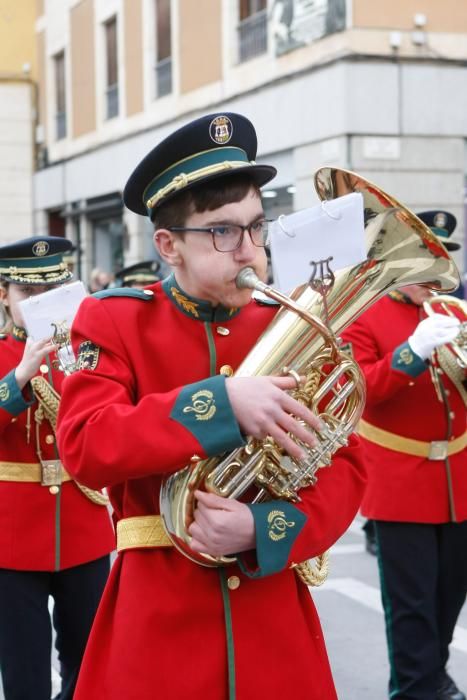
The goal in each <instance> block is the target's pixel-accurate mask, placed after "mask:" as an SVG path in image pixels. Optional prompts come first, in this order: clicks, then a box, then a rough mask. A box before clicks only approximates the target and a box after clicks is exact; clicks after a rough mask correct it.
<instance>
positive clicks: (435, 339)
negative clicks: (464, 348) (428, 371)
mask: <svg viewBox="0 0 467 700" xmlns="http://www.w3.org/2000/svg"><path fill="white" fill-rule="evenodd" d="M459 331H460V321H459V319H458V318H455V317H454V316H445V315H444V314H433V316H428V318H424V319H423V321H420V323H419V324H418V326H417V327H416V329H415V330H414V332H413V333H412V335H411V336H410V338H409V339H408V341H407V342H408V344H409V345H410V348H411V350H412V352H414V353H415V354H416V355H418V356H419V357H421V358H422V360H427V359H428V358H429V357H430V355H431V353H432V352H433V350H434V349H435V348H437V347H439V346H440V345H444V344H445V343H449V342H451V340H454V338H455V337H456V335H457V334H458V333H459Z"/></svg>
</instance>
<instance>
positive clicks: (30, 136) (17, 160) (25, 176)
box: [0, 0, 36, 243]
mask: <svg viewBox="0 0 467 700" xmlns="http://www.w3.org/2000/svg"><path fill="white" fill-rule="evenodd" d="M34 21H35V0H24V1H22V2H17V1H16V0H0V242H2V243H6V242H8V241H10V240H12V239H15V238H23V237H25V236H30V235H32V231H33V188H32V184H33V183H32V175H33V168H34V161H35V152H36V145H35V119H36V114H35V103H36V62H35V56H36V51H35V31H34Z"/></svg>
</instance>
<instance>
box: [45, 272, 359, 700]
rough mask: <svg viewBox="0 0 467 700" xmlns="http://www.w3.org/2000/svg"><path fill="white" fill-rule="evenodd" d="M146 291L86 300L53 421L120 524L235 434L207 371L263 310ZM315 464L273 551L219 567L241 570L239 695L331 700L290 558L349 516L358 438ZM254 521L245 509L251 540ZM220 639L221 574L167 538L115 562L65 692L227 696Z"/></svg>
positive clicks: (308, 551) (311, 613)
mask: <svg viewBox="0 0 467 700" xmlns="http://www.w3.org/2000/svg"><path fill="white" fill-rule="evenodd" d="M149 290H152V291H153V292H154V295H153V296H150V295H147V296H146V295H145V294H144V293H143V292H139V293H138V292H136V290H133V294H134V295H135V298H124V297H123V298H112V297H111V298H100V299H96V298H89V299H86V300H85V301H84V302H83V304H82V307H81V308H80V311H79V312H78V315H77V317H76V319H75V322H74V326H73V340H74V345H75V347H76V351H78V352H79V356H80V358H81V362H82V364H83V366H86V367H88V368H89V369H85V370H84V371H81V372H78V373H76V374H74V375H72V376H70V377H68V378H67V379H66V380H65V387H64V394H63V402H62V405H61V412H60V417H59V423H60V428H59V442H60V445H61V447H62V449H63V450H64V451H65V455H66V461H67V466H68V468H69V469H70V471H71V472H72V473H73V474H74V476H75V477H76V478H78V479H79V480H80V481H81V482H82V483H86V484H88V485H90V486H93V487H95V488H98V487H102V486H104V485H107V486H110V490H109V491H110V497H111V500H112V504H113V506H114V509H115V518H116V519H119V518H122V517H128V516H135V515H147V514H154V513H159V490H160V484H161V478H162V476H163V475H164V474H166V473H170V472H174V471H176V470H178V469H180V468H181V467H183V466H184V465H185V464H187V463H188V462H189V460H190V458H191V457H192V455H194V454H197V455H199V456H200V457H202V458H204V457H206V456H208V455H210V454H216V453H220V452H221V451H223V450H226V449H228V450H230V449H232V448H233V447H236V446H239V445H240V444H242V441H243V438H242V436H241V434H240V432H239V429H238V425H237V423H236V420H235V418H234V417H233V414H232V413H231V409H230V404H229V403H228V400H227V399H226V394H225V387H224V378H223V377H222V378H221V377H220V376H219V374H218V373H219V370H220V368H221V367H222V366H223V365H230V366H231V367H233V368H234V369H235V368H236V367H237V366H238V365H239V363H240V362H241V360H242V359H243V357H244V356H245V355H246V353H247V351H248V349H249V348H250V347H251V346H252V345H253V344H254V342H255V340H256V339H257V338H258V336H259V334H260V333H261V331H262V330H263V329H264V328H265V326H266V325H267V324H268V322H269V321H270V319H271V318H272V316H273V314H274V312H275V309H271V308H268V307H264V306H260V305H258V304H257V303H255V302H252V303H251V304H250V305H248V306H247V307H246V308H244V309H242V310H241V311H240V312H238V310H226V309H217V310H215V309H212V307H210V306H209V304H206V303H205V302H200V301H199V300H193V299H189V298H187V297H186V295H184V294H183V292H182V290H180V289H179V288H178V287H177V286H176V283H175V282H174V279H173V277H172V278H169V280H168V281H167V280H166V281H165V282H164V283H162V284H161V283H158V284H156V285H154V286H151V287H150V288H149ZM147 291H148V290H146V292H147ZM122 294H123V292H122ZM104 296H105V294H104ZM226 331H227V332H226ZM79 347H81V350H79ZM91 367H93V369H90V368H91ZM215 375H217V376H215ZM186 385H190V387H189V388H188V389H187V387H186ZM200 388H203V391H209V392H211V393H212V395H213V399H212V403H211V407H212V406H216V407H217V408H216V413H215V415H214V416H213V418H212V421H211V422H210V421H204V422H202V421H201V422H199V423H200V425H201V424H203V425H206V423H210V427H209V429H203V430H204V432H203V433H201V432H198V428H197V426H196V425H195V424H194V423H189V422H188V421H189V417H190V416H191V415H192V412H191V407H190V406H189V404H190V400H191V398H192V397H193V395H196V392H197V390H199V389H200ZM190 397H191V398H190ZM182 406H185V408H186V407H188V408H189V409H190V410H188V411H187V412H185V413H184V412H183V410H180V408H181V407H182ZM218 419H219V420H218ZM318 474H319V478H318V485H317V487H316V488H314V487H313V488H308V489H306V491H305V490H304V491H303V492H302V494H303V501H302V502H301V503H299V504H298V506H297V508H295V507H294V506H292V505H290V504H286V507H289V508H290V509H291V511H290V512H288V515H290V516H291V517H288V518H287V520H288V521H289V522H288V525H290V527H289V528H288V529H289V530H290V537H289V538H288V539H287V540H286V546H285V548H284V547H282V546H281V547H279V548H278V549H277V550H275V549H274V546H275V545H271V546H270V547H269V550H268V547H267V545H265V544H264V543H263V544H261V545H260V544H258V549H257V557H258V561H259V565H258V569H257V570H256V571H255V572H252V574H251V575H248V574H246V573H244V572H243V570H241V569H240V568H239V566H238V565H233V566H230V567H228V569H227V575H228V576H231V575H232V574H233V575H236V576H238V577H239V579H240V585H239V587H238V588H236V590H230V591H229V592H228V595H229V599H230V614H231V624H232V634H233V643H234V653H235V677H236V688H237V696H236V697H237V700H247V699H250V698H251V699H253V698H254V699H255V700H256V699H257V698H259V697H268V698H271V699H273V698H277V699H278V698H282V697H285V696H287V697H293V698H294V700H300V699H303V700H305V699H306V700H331V699H332V700H334V699H335V698H336V695H335V690H334V685H333V682H332V677H331V673H330V669H329V664H328V660H327V655H326V650H325V646H324V641H323V637H322V633H321V629H320V624H319V620H318V617H317V614H316V610H315V608H314V605H313V602H312V599H311V597H310V594H309V591H308V588H307V587H306V586H304V585H303V584H302V583H301V582H300V581H299V580H298V579H297V577H296V575H295V574H294V573H293V571H291V570H290V568H289V565H290V564H291V563H292V562H293V561H295V562H298V561H303V560H305V559H307V558H309V557H312V556H314V555H317V554H318V553H321V552H323V551H325V550H326V549H327V548H329V547H330V546H331V544H332V543H333V542H335V540H336V539H337V538H338V537H339V536H340V535H341V534H342V533H343V532H344V531H345V530H346V528H347V527H348V525H349V523H350V522H351V520H352V518H353V517H354V515H355V512H356V510H357V509H358V506H359V504H360V499H361V495H362V492H363V487H364V473H363V470H362V466H361V458H360V448H359V446H357V444H356V440H355V439H352V441H351V445H350V446H349V447H347V448H344V449H342V450H340V451H339V453H338V455H337V456H336V457H335V459H334V462H333V465H332V466H331V468H329V469H323V470H321V471H320V472H318ZM274 503H276V504H277V503H279V502H277V501H276V502H274ZM280 503H281V504H282V503H283V502H280ZM262 505H266V506H267V508H268V509H269V510H271V506H269V505H267V504H262ZM275 507H276V508H277V505H276V506H275ZM281 508H282V505H281ZM259 511H261V508H260V509H259ZM266 515H267V514H266V513H264V512H262V511H261V512H258V513H257V514H256V516H255V520H256V529H257V539H259V538H260V537H261V536H262V534H264V524H265V523H266V522H267V518H266ZM296 525H297V527H296ZM298 525H299V526H298ZM287 534H288V535H289V533H287ZM269 542H270V543H271V542H272V540H269ZM283 543H284V540H282V544H283ZM264 573H271V574H273V575H269V576H263V574H264ZM226 636H227V635H226V627H225V612H224V605H223V600H222V593H221V588H220V576H219V570H217V569H212V568H211V569H210V568H205V567H202V566H199V565H197V564H194V563H193V562H191V561H190V560H189V559H187V558H186V557H184V556H183V555H181V554H180V553H179V552H178V551H176V550H175V549H174V548H159V549H150V550H128V551H126V552H124V553H123V554H120V555H119V557H118V559H117V562H116V563H115V565H114V567H113V569H112V572H111V576H110V579H109V582H108V585H107V588H106V590H105V592H104V596H103V599H102V602H101V606H100V608H99V611H98V614H97V617H96V621H95V624H94V628H93V631H92V633H91V637H90V641H89V644H88V648H87V652H86V655H85V659H84V662H83V667H82V671H81V674H80V679H79V681H78V688H77V691H76V695H75V699H76V700H92V699H93V698H96V699H97V698H99V700H104V699H107V700H110V699H112V700H119V699H121V700H133V699H134V700H150V699H151V700H152V698H154V697H155V696H156V695H157V697H160V698H164V700H180V698H185V697H186V698H191V699H193V700H206V698H216V700H225V699H226V698H227V697H228V689H227V688H228V682H227V678H228V672H227V641H226Z"/></svg>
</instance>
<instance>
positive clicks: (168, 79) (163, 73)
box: [156, 56, 172, 97]
mask: <svg viewBox="0 0 467 700" xmlns="http://www.w3.org/2000/svg"><path fill="white" fill-rule="evenodd" d="M171 92H172V57H171V56H169V57H168V58H164V59H162V61H159V63H156V96H157V97H164V95H170V93H171Z"/></svg>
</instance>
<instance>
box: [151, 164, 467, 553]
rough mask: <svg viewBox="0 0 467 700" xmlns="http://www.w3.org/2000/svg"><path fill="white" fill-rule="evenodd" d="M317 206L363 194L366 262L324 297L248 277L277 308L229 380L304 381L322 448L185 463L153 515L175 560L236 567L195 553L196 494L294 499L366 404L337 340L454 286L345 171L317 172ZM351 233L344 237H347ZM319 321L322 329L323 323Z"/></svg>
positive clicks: (242, 277) (416, 225) (382, 202)
mask: <svg viewBox="0 0 467 700" xmlns="http://www.w3.org/2000/svg"><path fill="white" fill-rule="evenodd" d="M315 188H316V190H317V193H318V196H319V197H320V199H321V200H331V199H334V198H336V197H340V196H342V195H345V194H349V193H351V192H360V193H361V194H362V196H363V201H364V210H365V212H364V214H365V222H366V225H365V232H366V240H367V259H366V260H365V261H364V262H362V263H360V264H358V265H355V266H353V267H351V268H346V269H343V270H340V271H337V272H335V273H334V284H333V286H332V288H331V289H330V290H329V291H328V293H327V294H326V295H324V296H323V295H322V294H320V293H319V292H318V291H315V290H314V289H313V288H312V286H311V285H309V284H308V283H306V284H303V285H301V286H299V287H297V288H296V289H295V290H294V291H293V292H292V293H291V295H290V297H287V296H285V295H283V294H281V293H280V292H277V291H276V290H274V289H272V288H271V287H269V286H267V285H264V284H263V283H261V282H260V281H259V280H258V278H257V277H256V275H255V274H254V272H253V271H252V270H251V269H250V270H248V269H246V270H243V271H242V272H241V273H240V274H239V276H238V278H237V285H238V286H240V287H251V288H254V289H258V290H260V291H262V292H263V293H265V294H266V295H267V296H269V297H271V298H272V299H275V300H277V301H279V302H280V304H281V305H282V308H281V309H279V311H278V312H277V314H276V316H275V317H274V319H273V320H272V322H271V323H270V325H269V326H268V328H267V329H266V330H265V331H264V333H263V335H262V336H261V337H260V339H259V340H258V342H257V343H256V345H255V346H254V347H253V349H252V350H251V351H250V352H249V354H248V355H247V356H246V358H245V359H244V360H243V362H242V363H241V365H240V367H239V368H238V369H237V371H236V372H235V376H259V375H261V376H264V375H280V374H283V373H284V372H285V373H287V372H289V373H296V374H297V375H300V376H305V377H306V383H305V386H303V387H299V388H297V390H296V391H294V392H292V395H293V396H295V397H296V398H297V399H298V400H299V401H303V402H305V403H306V404H307V405H308V406H309V407H310V408H311V409H312V410H313V411H314V412H315V413H317V414H318V415H320V417H321V419H322V421H323V422H324V424H325V426H326V427H325V429H324V430H323V431H321V432H320V433H319V434H317V437H318V439H319V445H318V447H316V448H308V447H306V451H307V454H308V456H307V458H306V459H305V460H303V461H301V462H299V461H296V460H295V459H292V458H290V457H289V456H287V455H285V454H284V452H283V450H282V449H281V448H279V447H278V446H277V445H276V444H275V443H274V441H273V440H272V439H271V438H266V439H265V440H256V439H254V438H249V439H248V441H247V444H246V445H245V446H244V447H240V448H238V449H236V450H233V451H232V452H230V453H228V454H223V455H219V456H217V457H213V458H209V459H206V460H201V461H198V462H194V463H192V464H189V465H187V466H186V467H185V468H183V469H181V470H179V471H178V472H176V473H175V474H172V475H171V476H169V477H167V478H166V479H165V480H164V482H163V485H162V489H161V496H160V510H161V515H162V518H163V522H164V525H165V528H166V530H167V532H168V534H169V536H170V538H171V539H172V541H173V544H174V545H175V547H177V548H178V549H179V550H180V552H182V554H184V555H185V556H187V557H188V558H189V559H191V560H192V561H194V562H196V563H199V564H203V565H205V566H219V565H224V564H228V563H231V562H232V561H235V559H234V558H232V557H212V556H209V555H207V554H202V553H198V552H194V551H193V550H192V549H191V548H190V546H189V544H190V535H189V534H188V527H189V525H190V524H191V522H192V521H193V514H194V509H195V505H196V503H195V498H194V496H193V493H194V491H195V490H196V489H205V490H208V491H212V492H215V493H217V494H219V495H221V496H226V497H230V498H240V497H241V496H242V495H243V494H244V493H245V492H246V491H248V492H249V494H250V492H251V489H252V488H253V490H255V491H256V496H255V497H254V499H253V501H252V502H259V501H261V500H266V499H271V498H281V499H287V500H291V501H299V500H300V494H299V492H300V489H301V488H303V487H305V486H308V485H310V484H314V483H315V482H316V471H317V470H318V469H319V468H321V467H323V466H327V465H329V464H330V462H331V459H332V455H333V453H334V452H335V451H336V450H337V449H338V448H339V447H341V446H342V445H344V444H345V443H346V442H347V438H348V436H349V435H350V433H351V432H353V430H354V429H355V427H356V425H357V423H358V421H359V418H360V415H361V413H362V410H363V406H364V401H365V389H364V381H363V379H362V375H361V373H360V370H359V368H358V366H357V365H356V363H355V362H353V360H352V359H351V358H350V357H349V356H348V355H346V354H345V352H342V351H341V350H340V348H339V340H338V338H337V336H338V334H339V333H340V332H341V331H342V330H343V329H344V328H346V327H347V326H348V325H349V324H350V323H352V321H354V320H355V319H356V318H357V317H358V316H359V315H360V314H361V313H362V312H363V311H365V310H366V309H368V307H369V306H371V304H373V303H374V302H375V301H377V300H378V299H379V298H380V297H381V296H383V295H384V294H386V293H387V292H389V291H391V290H392V289H394V288H396V287H399V286H403V285H407V284H424V285H426V286H429V287H431V288H432V289H436V290H440V291H451V290H453V289H455V288H456V287H457V285H458V283H459V276H458V272H457V269H456V266H455V264H454V263H453V261H452V260H451V258H450V256H449V254H448V252H447V251H446V249H445V248H444V246H443V245H442V244H441V243H440V242H439V241H438V239H437V238H436V236H435V235H434V234H433V233H432V232H431V230H430V229H429V228H428V227H427V226H426V225H425V224H424V223H423V222H422V221H421V220H420V219H418V218H417V217H416V216H415V215H414V214H413V213H412V212H411V211H409V210H408V209H406V208H405V207H404V206H403V205H401V204H400V203H399V202H397V201H396V200H395V199H394V198H393V197H391V196H390V195H388V194H386V193H385V192H383V191H382V190H381V189H379V188H378V187H376V186H375V185H373V184H372V183H370V182H368V181H367V180H365V179H363V178H362V177H360V176H359V175H357V174H355V173H352V172H350V171H346V170H339V169H335V168H322V169H320V170H318V172H317V173H316V174H315ZM350 233H351V232H350ZM324 320H326V323H324Z"/></svg>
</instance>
